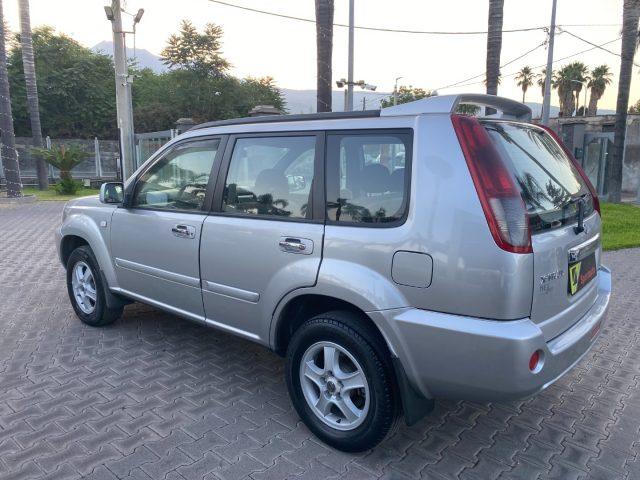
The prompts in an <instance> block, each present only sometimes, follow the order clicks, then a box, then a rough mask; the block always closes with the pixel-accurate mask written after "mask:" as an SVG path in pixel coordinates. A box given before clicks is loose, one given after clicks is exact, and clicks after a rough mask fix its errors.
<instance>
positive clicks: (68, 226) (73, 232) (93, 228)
mask: <svg viewBox="0 0 640 480" xmlns="http://www.w3.org/2000/svg"><path fill="white" fill-rule="evenodd" d="M110 213H111V212H109V216H110ZM103 218H104V216H103V215H99V216H98V218H96V219H94V218H93V217H92V216H89V215H85V214H80V215H78V214H76V215H71V216H70V217H69V218H67V220H66V221H65V222H64V223H63V225H62V227H61V228H60V232H59V235H60V237H59V252H60V260H61V261H62V262H63V266H65V267H66V262H67V260H68V259H69V255H71V252H73V250H75V249H76V248H78V247H79V246H81V245H87V246H89V248H91V250H92V251H93V254H94V255H95V257H96V260H97V261H98V266H99V268H100V270H101V272H102V273H103V274H104V277H105V279H106V280H107V284H108V285H109V286H110V287H117V286H118V281H117V278H116V275H115V270H114V268H113V262H112V260H111V256H110V252H109V247H108V239H109V230H108V229H104V228H99V227H98V225H97V222H98V221H99V220H102V219H103ZM109 220H110V218H107V220H106V221H109Z"/></svg>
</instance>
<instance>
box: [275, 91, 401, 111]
mask: <svg viewBox="0 0 640 480" xmlns="http://www.w3.org/2000/svg"><path fill="white" fill-rule="evenodd" d="M280 92H282V96H283V97H284V99H285V101H286V105H287V110H288V111H289V113H313V112H315V111H316V104H317V103H316V91H315V90H293V89H290V88H281V89H280ZM332 93H333V94H332V99H331V109H332V110H333V111H334V112H341V111H343V110H344V91H342V90H335V91H333V92H332ZM390 95H391V93H384V92H369V91H358V90H354V92H353V109H354V110H362V109H363V108H362V107H363V103H362V100H363V99H364V101H365V105H364V107H365V109H366V110H374V109H378V108H380V101H381V100H382V99H383V98H387V97H389V96H390Z"/></svg>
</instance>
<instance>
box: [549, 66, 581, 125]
mask: <svg viewBox="0 0 640 480" xmlns="http://www.w3.org/2000/svg"><path fill="white" fill-rule="evenodd" d="M585 72H586V67H585V65H584V64H583V63H582V62H573V63H569V64H567V65H565V66H563V67H562V68H561V69H560V70H558V71H557V73H556V74H555V75H554V77H553V88H555V89H557V90H558V99H559V101H560V116H562V117H570V116H572V115H573V112H574V111H576V107H577V105H578V100H577V98H576V97H577V96H578V95H579V94H580V90H582V85H581V84H579V82H584V80H585V78H586V73H585ZM577 87H579V88H577Z"/></svg>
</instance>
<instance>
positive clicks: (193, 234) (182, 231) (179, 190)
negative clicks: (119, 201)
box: [111, 138, 220, 321]
mask: <svg viewBox="0 0 640 480" xmlns="http://www.w3.org/2000/svg"><path fill="white" fill-rule="evenodd" d="M219 144H220V139H215V138H212V139H200V140H191V141H186V142H182V143H179V144H177V145H176V146H175V147H174V148H171V149H170V150H169V151H167V153H166V154H164V155H163V156H162V157H161V158H159V159H158V160H157V161H156V162H154V163H153V164H152V165H151V166H150V167H149V168H148V169H147V170H146V171H145V172H144V173H143V174H142V175H141V176H140V177H139V178H138V180H137V182H136V185H135V187H134V191H133V198H132V200H131V205H130V207H128V208H118V209H117V210H116V211H115V213H114V215H113V218H112V225H111V249H112V256H113V258H114V263H115V269H116V274H117V277H118V283H119V285H120V288H121V289H122V290H123V291H124V293H126V294H128V295H130V296H132V297H134V298H136V299H138V300H140V301H143V302H147V303H151V304H155V305H157V306H159V307H162V308H166V309H168V310H170V311H173V312H174V313H176V314H178V315H182V316H186V317H189V318H191V319H194V320H199V321H204V309H203V306H202V292H201V289H200V267H199V262H198V254H199V243H200V234H201V232H202V224H203V222H204V219H205V217H206V211H205V210H206V209H207V207H208V205H207V204H206V201H207V200H208V198H209V197H210V196H211V195H212V190H213V189H212V188H211V187H210V186H209V179H210V177H211V173H212V170H213V166H214V162H215V159H216V156H217V152H218V147H219Z"/></svg>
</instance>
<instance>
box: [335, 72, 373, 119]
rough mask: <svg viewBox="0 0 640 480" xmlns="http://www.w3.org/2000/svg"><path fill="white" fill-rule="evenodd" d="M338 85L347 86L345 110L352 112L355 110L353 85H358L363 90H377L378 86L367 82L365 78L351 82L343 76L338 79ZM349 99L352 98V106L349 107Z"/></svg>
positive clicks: (340, 86) (339, 86)
mask: <svg viewBox="0 0 640 480" xmlns="http://www.w3.org/2000/svg"><path fill="white" fill-rule="evenodd" d="M336 86H337V87H338V88H344V87H347V88H346V89H345V91H344V111H345V112H350V111H352V110H353V87H355V86H358V87H360V88H361V89H362V90H370V91H372V92H375V91H376V89H377V88H378V87H377V85H371V84H370V83H366V82H365V81H364V80H358V81H357V82H350V81H349V80H347V79H346V78H341V79H340V80H337V81H336ZM349 100H351V107H352V108H349Z"/></svg>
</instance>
